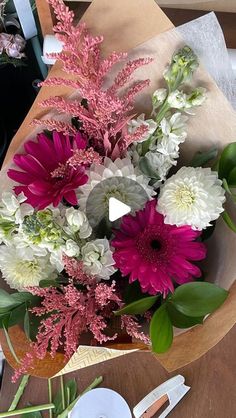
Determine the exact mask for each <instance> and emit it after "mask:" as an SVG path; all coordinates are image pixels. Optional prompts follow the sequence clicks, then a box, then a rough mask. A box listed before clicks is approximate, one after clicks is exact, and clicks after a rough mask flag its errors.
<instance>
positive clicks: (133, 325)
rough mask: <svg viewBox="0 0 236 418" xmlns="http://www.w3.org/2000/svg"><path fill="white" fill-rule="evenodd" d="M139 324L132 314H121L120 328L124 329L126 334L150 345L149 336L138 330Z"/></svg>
mask: <svg viewBox="0 0 236 418" xmlns="http://www.w3.org/2000/svg"><path fill="white" fill-rule="evenodd" d="M140 328H141V325H139V323H138V322H137V319H136V318H135V316H133V315H122V316H121V329H125V330H126V332H127V334H128V335H130V337H132V338H134V339H135V340H139V341H142V342H143V343H144V344H147V345H150V343H151V341H150V338H149V337H148V336H147V335H146V334H145V333H144V332H143V331H140Z"/></svg>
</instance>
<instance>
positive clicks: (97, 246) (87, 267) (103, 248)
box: [81, 238, 116, 280]
mask: <svg viewBox="0 0 236 418" xmlns="http://www.w3.org/2000/svg"><path fill="white" fill-rule="evenodd" d="M81 254H82V260H83V263H84V271H85V273H87V274H89V275H92V276H96V278H97V279H104V280H108V279H109V278H110V276H111V275H112V274H113V273H115V271H116V269H115V268H114V267H113V266H114V264H115V261H114V260H113V257H112V251H111V249H110V245H109V241H108V240H107V239H106V238H104V239H96V240H94V241H90V242H87V244H85V245H84V246H83V247H82V249H81Z"/></svg>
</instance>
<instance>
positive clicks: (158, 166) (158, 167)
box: [145, 151, 177, 187]
mask: <svg viewBox="0 0 236 418" xmlns="http://www.w3.org/2000/svg"><path fill="white" fill-rule="evenodd" d="M145 157H146V158H147V159H148V162H149V164H150V166H151V168H152V169H153V171H156V172H157V174H158V176H159V177H160V180H159V181H158V183H156V184H155V186H156V187H157V186H158V185H160V183H161V182H162V181H163V180H165V179H166V176H167V174H168V172H169V170H170V169H171V167H172V166H173V165H176V163H177V162H176V161H174V160H171V159H170V157H169V156H168V155H164V154H161V153H159V152H151V151H149V152H147V154H146V155H145Z"/></svg>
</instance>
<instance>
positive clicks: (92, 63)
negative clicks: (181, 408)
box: [0, 0, 236, 378]
mask: <svg viewBox="0 0 236 418" xmlns="http://www.w3.org/2000/svg"><path fill="white" fill-rule="evenodd" d="M136 3H137V2H135V4H136ZM142 3H143V1H142V0H140V1H139V2H138V4H136V9H134V2H130V3H129V5H124V2H119V5H118V3H114V5H112V6H110V7H108V3H107V2H106V1H105V0H103V1H100V2H99V1H98V2H96V1H94V2H93V4H92V6H90V8H89V9H88V12H87V13H86V15H85V17H84V19H83V23H80V24H79V25H78V26H74V25H73V13H72V12H71V11H70V10H69V9H68V8H67V7H66V6H65V5H64V3H63V2H62V1H60V0H50V4H51V6H52V7H53V9H54V13H55V15H56V18H57V21H58V23H57V25H56V26H55V28H54V29H55V32H56V34H57V36H58V38H59V40H60V41H61V42H62V44H63V50H62V52H60V53H59V54H55V56H54V58H57V59H59V60H60V61H61V63H62V64H59V65H58V64H56V66H55V67H54V68H53V70H52V71H51V73H50V75H49V77H48V78H47V79H46V80H45V82H43V83H42V89H41V91H40V93H39V96H38V98H37V104H36V105H34V106H33V108H32V109H31V112H30V113H29V115H28V117H27V118H26V120H25V122H24V123H23V125H22V127H21V128H20V130H19V132H18V133H17V135H16V137H15V138H14V140H13V143H12V146H11V147H10V149H9V153H8V155H7V160H6V163H8V164H7V165H6V166H5V168H4V169H3V171H2V178H1V179H2V180H1V181H2V184H3V190H2V197H1V202H0V238H1V242H2V244H1V246H0V269H1V271H2V276H3V278H2V286H1V287H2V289H1V294H0V303H1V305H0V319H1V328H2V338H1V342H2V345H3V348H4V350H5V352H6V354H7V358H8V360H9V361H10V363H11V364H12V365H13V366H14V368H15V369H16V373H15V378H17V377H18V376H19V375H20V374H21V373H32V374H35V375H40V376H52V375H54V374H56V373H58V372H60V370H61V369H62V368H63V367H64V366H65V364H66V363H67V365H66V366H65V368H64V370H63V371H62V372H61V373H64V372H66V371H71V370H72V367H73V368H79V367H84V366H85V365H89V364H94V363H96V362H99V361H103V360H105V359H109V358H112V357H115V356H118V355H123V354H125V353H127V352H129V350H136V349H145V350H152V351H153V352H154V353H156V354H157V356H158V357H159V359H160V361H162V363H163V364H164V365H165V367H166V368H167V369H169V370H172V369H175V368H178V367H180V366H181V365H183V364H186V363H187V362H189V361H192V360H194V359H195V358H198V357H199V356H200V355H201V354H203V353H204V352H205V351H207V350H208V349H209V348H210V347H211V346H213V345H214V344H215V343H216V342H217V341H219V340H220V339H221V338H222V337H223V336H224V335H225V333H226V332H227V331H228V330H229V329H230V328H231V327H232V326H233V324H234V322H235V314H234V312H233V306H234V305H235V303H236V302H235V294H234V293H235V290H234V288H233V287H232V288H231V292H230V294H229V292H228V290H229V288H230V286H231V285H232V283H233V281H234V273H235V270H236V265H235V261H234V260H232V259H231V253H232V250H233V248H234V246H235V235H234V234H235V232H236V225H235V223H234V220H233V210H234V200H235V194H234V187H235V186H236V180H235V179H236V175H235V172H236V144H235V143H233V140H234V138H233V132H234V131H235V128H236V117H235V112H234V110H233V109H232V107H231V105H230V103H229V102H228V101H227V99H226V98H225V96H224V95H223V93H222V92H221V91H220V90H219V89H218V87H217V86H216V84H215V82H214V81H213V80H212V79H211V77H210V76H209V75H208V74H207V72H206V71H205V69H204V68H203V67H202V66H201V65H200V66H199V59H198V57H197V55H196V53H195V51H194V50H193V49H192V48H191V45H186V44H185V42H184V41H183V39H182V37H181V36H180V34H179V33H177V32H176V31H174V30H172V31H170V32H165V31H166V30H167V29H171V23H170V22H169V21H168V19H167V18H166V17H165V16H164V14H162V12H161V11H160V10H159V9H158V8H157V6H156V5H155V4H154V3H153V2H152V1H150V2H149V1H148V2H145V8H146V11H147V13H146V14H145V17H144V16H143V12H142V8H141V6H142ZM121 7H124V8H123V9H122V10H123V12H122V14H119V13H118V10H119V8H121ZM95 16H96V18H95ZM99 16H100V17H101V16H105V17H106V25H104V20H103V19H102V17H101V19H98V17H99ZM114 16H119V18H117V20H116V21H115V18H114ZM150 16H151V19H149V17H150ZM148 19H149V20H148ZM114 22H116V25H115V27H113V23H114ZM147 22H148V24H147ZM213 22H214V18H213ZM156 23H159V28H160V31H162V32H163V33H162V34H161V35H159V36H154V35H155V33H156V32H155V31H156ZM124 25H125V28H124ZM136 25H137V26H136ZM111 28H113V32H111V31H112V29H111ZM134 28H136V29H139V30H136V31H135V30H134ZM121 31H123V34H122V36H117V34H118V33H119V34H120V32H121ZM111 34H112V36H109V35H111ZM131 34H132V35H131ZM101 35H103V36H104V39H103V37H102V36H101ZM141 42H143V43H142V44H141ZM190 43H191V40H190ZM138 44H141V45H139V46H137V47H136V48H134V49H132V50H131V51H130V52H129V53H126V52H125V51H124V50H125V49H128V50H129V49H131V48H133V47H135V46H136V45H138ZM114 49H115V50H116V52H113V50H114ZM221 74H222V72H221ZM226 84H227V83H224V88H225V89H226ZM227 85H228V87H229V83H228V84H227ZM226 90H227V92H226V93H227V94H229V93H230V92H229V90H230V87H229V88H228V89H226ZM232 95H233V94H232ZM39 103H40V106H41V108H43V109H44V112H43V113H42V111H41V110H39V107H38V104H39ZM29 122H30V126H29ZM16 148H18V150H17V152H16ZM114 205H115V206H114ZM117 205H118V206H117ZM120 205H121V206H120ZM117 208H119V210H120V208H122V211H124V209H125V212H126V213H123V212H122V214H121V216H119V214H118V216H117ZM6 285H7V286H8V287H6ZM4 286H5V287H4ZM219 307H221V308H220V309H218V308H219ZM213 312H214V314H212V313H213ZM209 314H211V315H210V316H208V315H209ZM186 328H191V329H190V330H189V331H187V332H186V331H185V332H183V329H186ZM177 329H180V330H182V332H181V333H180V335H177V334H178V333H179V332H178V331H177ZM174 335H175V336H174ZM163 353H164V354H163Z"/></svg>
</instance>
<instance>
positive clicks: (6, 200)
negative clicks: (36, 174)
mask: <svg viewBox="0 0 236 418" xmlns="http://www.w3.org/2000/svg"><path fill="white" fill-rule="evenodd" d="M26 199H27V198H26V197H25V195H24V193H20V194H19V195H18V196H15V194H14V193H12V192H4V193H3V194H2V198H1V203H0V216H1V217H2V218H4V219H7V220H9V221H13V222H15V223H16V224H22V222H23V220H24V217H25V216H27V215H31V214H32V213H33V212H34V209H33V207H32V206H31V205H29V204H28V203H24V202H25V200H26Z"/></svg>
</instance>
